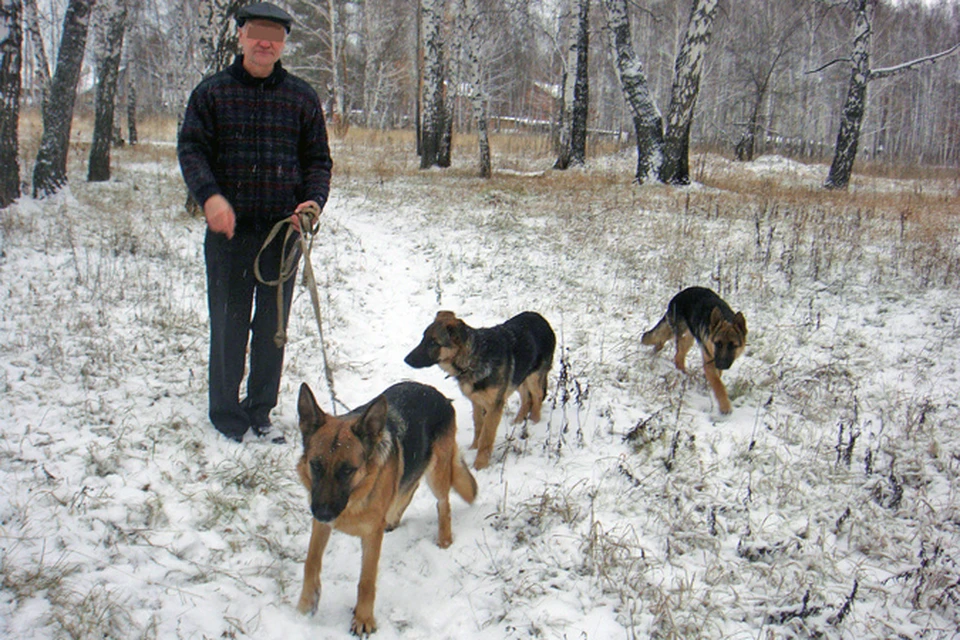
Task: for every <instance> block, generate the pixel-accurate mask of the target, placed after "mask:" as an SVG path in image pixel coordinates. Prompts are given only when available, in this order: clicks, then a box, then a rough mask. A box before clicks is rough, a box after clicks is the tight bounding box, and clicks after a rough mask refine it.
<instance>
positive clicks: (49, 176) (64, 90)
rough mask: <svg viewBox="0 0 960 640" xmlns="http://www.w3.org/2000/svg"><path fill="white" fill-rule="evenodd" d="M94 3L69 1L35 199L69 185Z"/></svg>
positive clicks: (36, 172)
mask: <svg viewBox="0 0 960 640" xmlns="http://www.w3.org/2000/svg"><path fill="white" fill-rule="evenodd" d="M93 4H94V0H70V2H69V4H68V5H67V10H66V13H65V14H64V18H63V36H62V37H61V39H60V48H59V50H58V52H57V70H56V71H55V72H54V74H53V79H52V80H51V83H50V94H49V97H48V99H47V102H46V103H45V104H44V109H43V135H42V137H41V138H40V150H39V151H38V152H37V160H36V162H35V163H34V166H33V196H34V197H35V198H36V197H45V196H48V195H52V194H54V193H56V192H58V191H60V189H62V188H63V187H64V185H66V183H67V151H68V148H69V145H70V127H71V125H72V120H73V107H74V103H75V102H76V97H77V82H78V81H79V80H80V69H81V66H82V65H83V53H84V49H85V48H86V44H87V27H88V25H89V23H90V14H91V12H92V10H93Z"/></svg>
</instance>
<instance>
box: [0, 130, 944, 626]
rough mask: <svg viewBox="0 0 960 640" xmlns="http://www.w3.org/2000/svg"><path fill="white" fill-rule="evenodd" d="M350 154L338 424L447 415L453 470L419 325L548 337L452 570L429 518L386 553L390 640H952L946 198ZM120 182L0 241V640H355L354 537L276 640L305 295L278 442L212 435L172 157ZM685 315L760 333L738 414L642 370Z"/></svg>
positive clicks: (124, 158)
mask: <svg viewBox="0 0 960 640" xmlns="http://www.w3.org/2000/svg"><path fill="white" fill-rule="evenodd" d="M335 153H337V154H338V155H337V158H338V159H339V158H343V161H342V162H341V165H340V169H341V171H340V173H338V174H337V178H336V180H335V184H334V195H333V198H332V200H331V202H330V204H329V206H328V207H327V210H326V211H325V212H324V215H323V223H322V234H321V236H319V237H318V238H317V241H316V244H315V247H314V250H313V253H312V258H313V262H314V266H315V269H316V271H317V276H318V279H319V280H320V294H321V302H322V307H323V313H324V318H323V320H324V334H325V337H326V338H327V342H328V344H327V350H328V355H329V357H330V365H331V366H332V368H333V374H334V378H335V382H336V393H337V396H338V397H339V398H340V399H342V400H343V401H344V402H346V403H347V404H348V405H351V406H355V405H358V404H360V403H362V402H366V401H367V400H369V399H371V398H372V397H374V396H375V395H376V394H377V393H379V392H380V391H381V390H382V389H384V388H385V387H386V386H388V385H389V384H391V383H393V382H395V381H398V380H401V379H417V380H420V381H423V382H426V383H429V384H433V385H434V386H436V387H437V388H438V389H440V390H441V391H442V392H443V393H445V394H446V395H447V396H449V397H450V398H452V399H453V400H454V404H455V407H456V409H457V412H458V424H459V427H460V430H459V433H458V441H459V442H460V444H461V447H462V448H463V449H464V450H465V449H466V447H467V445H468V444H469V442H470V441H471V438H472V433H471V429H472V426H471V420H470V405H469V402H467V401H466V400H465V399H464V398H463V396H462V395H461V394H460V392H459V391H458V389H457V388H456V385H455V383H454V382H453V381H452V380H450V379H448V378H446V376H445V375H444V374H443V373H442V372H441V371H439V370H438V369H432V370H413V369H410V368H409V367H407V366H406V365H405V364H404V363H403V361H402V358H403V356H404V355H405V354H406V353H407V352H408V351H409V350H410V349H411V348H412V347H413V346H414V345H416V343H417V342H418V341H419V339H420V334H421V332H422V330H423V328H424V327H425V326H426V325H427V324H428V323H429V322H430V321H431V319H432V318H433V316H434V315H435V314H436V312H437V311H438V310H440V309H449V310H452V311H455V312H456V313H457V314H458V316H460V317H462V318H464V319H465V321H467V322H468V323H469V324H471V325H473V326H489V325H492V324H496V323H499V322H502V321H503V320H504V319H506V318H508V317H509V316H511V315H513V314H515V313H517V312H519V311H522V310H525V309H532V310H537V311H539V312H541V313H542V314H543V315H544V316H545V317H547V318H548V319H549V320H550V321H551V323H552V324H553V326H554V328H555V329H556V331H557V335H558V341H559V349H558V353H557V359H556V361H555V363H554V369H553V372H552V374H551V380H550V392H549V393H550V396H549V398H548V401H547V402H546V404H545V406H544V420H543V421H542V422H541V423H540V424H536V425H534V424H522V425H516V426H514V425H511V424H509V418H510V417H512V413H511V411H512V412H515V411H516V407H517V400H516V398H514V399H512V400H511V402H510V404H509V405H508V409H507V412H506V414H507V419H506V420H504V422H503V424H502V425H501V427H500V430H499V433H498V438H497V444H496V448H495V451H494V458H493V462H492V464H491V467H489V468H488V469H485V470H484V471H481V472H478V473H477V474H476V475H477V480H478V482H479V486H480V494H479V497H478V499H477V502H476V503H475V504H474V505H472V506H468V505H465V504H464V503H463V502H462V501H459V499H457V498H454V499H453V500H452V504H453V532H454V544H453V546H452V547H451V548H450V549H447V550H441V549H438V548H437V547H436V545H435V542H434V538H435V536H436V526H437V525H436V510H435V505H434V502H433V499H432V496H430V494H429V492H427V491H423V492H421V493H419V494H418V495H417V497H416V498H415V499H414V502H413V503H412V505H411V507H410V509H409V510H408V511H407V514H406V516H405V518H404V522H403V525H402V526H401V527H400V528H399V529H398V530H397V531H395V532H392V533H390V534H389V535H388V536H386V538H385V541H384V548H383V554H382V557H381V561H380V573H379V581H378V594H377V601H376V615H377V618H378V622H379V627H380V629H379V631H378V632H377V636H378V637H380V638H400V637H402V638H481V637H482V638H491V637H493V638H516V637H547V638H564V637H566V638H574V637H577V638H619V637H625V638H633V637H638V638H639V637H660V638H693V637H704V638H720V637H723V638H755V637H767V635H766V634H769V637H812V636H813V637H836V638H866V637H923V638H948V637H953V636H954V634H955V633H956V629H957V625H958V623H960V617H958V614H957V611H958V610H960V608H958V604H960V602H958V600H960V568H958V566H957V562H958V561H960V507H958V506H957V505H958V495H957V494H958V491H960V481H958V475H960V437H958V436H957V433H956V429H955V425H956V424H957V419H958V413H960V412H958V406H957V400H956V392H957V389H960V372H958V365H957V364H956V363H957V362H958V361H960V348H958V346H957V345H958V341H960V310H958V307H957V304H956V298H957V288H958V287H957V282H958V278H957V275H958V270H960V269H958V266H960V255H958V252H957V246H958V244H957V218H956V214H955V213H952V212H951V209H950V207H951V206H953V205H955V199H954V201H953V202H951V200H950V197H949V195H944V194H948V193H949V190H948V189H944V188H943V187H942V185H936V184H924V185H923V186H922V188H919V187H918V184H917V183H914V182H910V183H902V184H899V185H894V186H896V188H892V186H891V185H892V184H893V183H892V182H891V181H889V180H885V181H883V183H882V185H881V186H880V188H879V189H878V190H877V192H876V193H874V192H871V191H870V190H869V188H868V185H869V180H868V179H866V178H861V179H860V180H859V182H858V185H857V189H856V190H855V191H854V193H852V194H850V195H843V194H841V195H837V194H834V193H829V194H827V193H823V192H820V191H819V189H818V188H817V187H818V185H819V181H820V178H819V175H820V173H822V172H821V171H820V169H819V168H818V169H817V170H810V171H808V170H807V169H805V168H798V167H797V166H796V165H795V163H788V162H783V161H779V160H776V159H761V162H759V163H757V164H755V165H746V166H745V167H744V166H743V165H733V164H729V163H726V162H725V161H723V160H722V159H719V158H715V157H707V158H701V159H699V160H698V161H699V162H701V163H702V166H701V168H700V173H701V175H702V176H703V182H702V183H701V184H697V185H694V186H693V187H691V188H689V189H669V188H665V187H660V186H656V185H650V186H645V187H643V188H638V187H636V186H634V185H631V184H630V180H629V176H630V175H632V174H631V164H632V160H631V159H630V158H628V157H625V156H624V157H610V158H605V159H603V160H602V161H598V162H597V163H595V165H593V166H590V167H588V168H587V169H585V170H577V171H573V172H568V173H558V172H551V171H548V170H546V169H547V167H548V166H549V164H548V161H547V160H543V159H541V160H539V161H538V160H529V159H524V160H517V161H515V163H516V165H517V166H518V169H516V170H515V171H511V172H509V173H506V174H504V175H500V176H497V177H495V179H494V180H493V181H491V182H484V181H480V180H477V179H475V178H473V177H471V176H470V167H469V160H467V159H464V160H461V162H462V163H463V166H459V165H455V167H454V168H453V169H451V170H449V171H447V172H437V171H432V172H425V173H421V172H417V171H416V170H415V168H414V167H415V164H416V163H415V162H413V161H409V159H407V160H404V159H403V158H402V157H398V158H395V157H394V156H395V155H396V154H397V151H396V150H392V151H390V152H389V153H386V152H383V151H380V150H378V149H376V148H368V147H365V146H362V145H357V144H353V145H351V146H349V147H348V146H346V143H341V144H340V145H338V146H337V147H336V148H335ZM406 153H408V152H406ZM365 154H366V155H365ZM119 159H120V162H118V165H119V166H118V170H117V176H116V178H115V180H114V181H112V182H109V183H106V184H100V185H91V184H85V183H83V182H82V179H75V180H74V182H73V183H72V191H67V192H65V193H64V194H61V195H60V196H58V197H56V198H52V199H50V200H47V201H42V202H39V201H33V200H31V199H29V198H24V199H22V200H21V201H20V202H19V203H17V204H16V205H14V206H13V207H11V208H9V209H8V210H6V211H4V212H3V214H2V217H0V221H2V227H3V245H2V248H3V257H2V260H0V283H2V284H0V393H2V397H3V400H2V402H0V482H2V486H3V487H4V491H3V492H2V493H0V568H2V571H0V573H2V576H3V577H2V585H0V636H4V637H11V638H60V637H71V638H87V637H117V638H180V637H182V638H203V637H210V638H213V637H228V638H258V639H259V638H300V637H302V638H307V637H346V636H347V635H348V629H349V625H350V617H351V609H352V607H353V604H354V602H355V597H356V582H357V578H358V575H359V565H360V545H359V541H358V540H357V539H355V538H351V537H349V536H346V535H343V534H339V533H335V534H334V535H333V537H332V538H331V541H330V545H329V546H328V549H327V552H326V555H325V558H324V565H323V572H322V576H321V578H322V582H323V592H322V596H321V601H320V605H319V609H318V613H317V615H316V616H314V617H306V618H305V617H301V616H299V615H298V614H297V613H296V612H295V609H294V605H295V603H296V601H297V598H298V596H299V590H300V581H301V572H302V562H303V559H304V557H305V554H306V548H307V541H308V538H309V530H310V516H309V511H308V509H307V501H306V496H305V491H304V489H303V488H302V487H301V486H300V485H299V484H298V481H297V479H296V477H295V473H294V464H295V462H296V459H297V457H298V455H299V449H298V447H299V434H298V433H297V431H296V406H295V403H296V390H297V388H298V387H299V385H300V383H301V382H303V381H306V382H308V383H309V384H310V385H311V386H312V387H313V389H314V391H315V392H316V395H317V397H318V399H319V400H320V402H321V404H322V405H323V406H324V407H325V408H326V409H330V410H335V411H339V408H337V407H331V406H330V400H329V394H328V389H327V388H326V384H325V381H324V375H323V361H322V357H321V354H320V349H319V345H318V339H319V338H318V336H317V328H316V324H315V320H314V318H313V315H312V309H311V306H310V304H309V296H308V295H307V292H306V290H305V289H304V288H303V286H302V285H300V286H298V289H297V294H296V295H297V299H296V302H295V308H294V312H293V314H292V319H291V326H290V331H289V334H290V337H291V342H290V344H289V346H288V350H287V358H286V368H285V374H284V379H283V383H282V388H281V398H280V404H279V406H278V407H277V409H276V411H275V413H274V422H275V423H276V424H277V425H278V426H280V427H281V428H282V429H284V430H285V431H286V432H287V436H288V441H289V444H288V445H286V446H283V447H277V446H272V445H267V444H261V443H259V442H252V441H248V442H247V443H245V444H243V445H236V444H234V443H231V442H228V441H226V440H225V439H223V438H220V437H219V436H218V435H217V434H216V433H215V431H214V430H213V428H212V427H211V426H210V425H209V424H208V422H207V420H206V353H207V325H206V298H205V291H204V287H205V279H204V271H203V260H202V252H201V245H202V237H203V225H202V222H201V221H199V220H196V219H192V218H189V217H187V216H185V214H183V213H182V199H183V192H182V190H181V189H182V187H181V186H180V181H179V177H178V172H177V168H176V165H175V163H174V161H173V159H172V158H171V157H170V155H169V152H162V151H156V150H152V151H151V150H150V149H149V147H146V146H145V147H144V148H142V149H140V150H127V151H125V152H124V153H123V154H121V155H120V156H119ZM758 175H759V176H760V179H761V180H762V181H766V182H761V183H757V182H756V181H757V179H758ZM781 175H787V176H788V177H786V178H785V179H784V182H785V185H784V186H783V187H782V189H781V188H780V187H779V186H777V183H776V181H777V180H778V177H779V176H781ZM757 184H760V185H761V187H760V188H754V187H755V185H757ZM891 194H892V195H891ZM931 194H939V195H931ZM953 208H954V209H955V206H954V207H953ZM904 212H906V213H904ZM694 284H698V285H705V286H710V287H712V288H714V289H715V290H717V291H718V292H720V293H721V294H722V295H723V296H724V297H725V298H726V299H727V300H728V301H729V302H730V304H731V306H733V307H734V308H735V309H737V310H742V311H743V312H744V314H745V315H746V317H747V325H748V329H749V335H748V348H747V351H746V353H745V354H744V356H743V357H741V358H740V359H739V360H738V361H737V363H736V364H735V365H734V367H733V368H732V369H731V370H730V371H729V372H727V373H726V374H725V376H724V380H725V382H726V384H727V387H728V389H729V391H730V395H731V399H732V401H733V405H734V411H733V413H732V414H731V415H730V416H720V415H719V414H718V413H717V410H716V406H715V403H714V401H713V399H712V397H711V395H710V393H709V390H708V388H707V386H706V383H705V381H704V379H703V375H702V373H701V372H700V370H699V364H700V363H699V356H698V355H697V354H696V352H695V351H696V350H694V352H691V355H690V357H689V360H688V365H689V370H690V371H691V375H689V376H686V375H683V374H681V373H680V372H678V371H676V370H675V369H674V368H673V364H672V357H670V355H671V354H672V349H671V348H669V347H668V349H667V350H666V351H665V352H664V353H661V354H658V355H655V354H652V353H651V352H650V351H649V350H648V349H646V348H643V347H641V346H640V345H639V336H640V334H641V333H642V332H643V331H644V330H646V329H648V328H650V327H651V326H652V325H653V324H654V323H655V322H656V321H657V320H658V319H659V317H660V315H662V313H663V311H664V309H665V306H666V303H667V301H668V300H669V298H670V296H672V295H673V294H674V293H676V291H678V290H679V289H680V288H682V287H684V286H690V285H694ZM464 454H465V456H466V457H467V459H468V461H472V457H473V452H470V451H466V450H465V451H464Z"/></svg>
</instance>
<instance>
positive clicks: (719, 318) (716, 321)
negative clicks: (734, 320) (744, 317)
mask: <svg viewBox="0 0 960 640" xmlns="http://www.w3.org/2000/svg"><path fill="white" fill-rule="evenodd" d="M722 323H723V314H722V313H721V312H720V307H714V308H713V311H711V312H710V333H711V334H712V333H714V332H716V330H717V329H719V328H720V325H721V324H722Z"/></svg>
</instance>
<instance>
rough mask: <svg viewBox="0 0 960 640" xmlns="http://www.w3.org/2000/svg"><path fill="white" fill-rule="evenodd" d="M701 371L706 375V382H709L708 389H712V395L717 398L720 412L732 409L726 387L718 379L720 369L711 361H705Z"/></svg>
mask: <svg viewBox="0 0 960 640" xmlns="http://www.w3.org/2000/svg"><path fill="white" fill-rule="evenodd" d="M703 373H704V374H705V375H706V376H707V382H709V383H710V389H711V390H713V397H715V398H716V399H717V404H718V405H719V406H720V413H730V412H731V411H733V408H732V407H731V406H730V398H729V397H728V396H727V388H726V387H725V386H723V381H722V380H721V379H720V370H719V369H717V367H716V365H715V364H713V363H712V362H705V363H704V364H703Z"/></svg>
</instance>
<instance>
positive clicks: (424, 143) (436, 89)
mask: <svg viewBox="0 0 960 640" xmlns="http://www.w3.org/2000/svg"><path fill="white" fill-rule="evenodd" d="M445 4H446V3H445V1H444V0H422V4H421V19H422V21H423V27H422V30H423V31H422V32H423V99H422V105H423V106H422V109H423V111H422V116H421V117H422V123H421V133H420V136H421V140H420V143H421V154H420V168H421V169H429V168H430V167H434V166H441V164H440V159H441V157H440V155H441V149H440V146H441V138H442V136H443V134H444V128H445V109H444V106H443V93H444V62H443V13H444V8H445V7H444V5H445Z"/></svg>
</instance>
